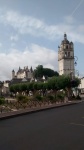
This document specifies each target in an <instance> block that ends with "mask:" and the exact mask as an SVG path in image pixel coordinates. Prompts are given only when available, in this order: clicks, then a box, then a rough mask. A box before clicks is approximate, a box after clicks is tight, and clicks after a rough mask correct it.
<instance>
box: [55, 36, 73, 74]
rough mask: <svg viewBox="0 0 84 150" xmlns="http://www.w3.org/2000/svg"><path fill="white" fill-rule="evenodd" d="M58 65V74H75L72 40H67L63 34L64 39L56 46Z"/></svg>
mask: <svg viewBox="0 0 84 150" xmlns="http://www.w3.org/2000/svg"><path fill="white" fill-rule="evenodd" d="M58 65H59V75H62V74H66V75H68V74H71V73H72V74H73V75H74V74H75V69H74V45H73V42H70V41H68V40H67V35H66V34H64V39H63V41H62V42H61V44H60V46H58Z"/></svg>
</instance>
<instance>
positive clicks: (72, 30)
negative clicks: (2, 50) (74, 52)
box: [0, 11, 84, 43]
mask: <svg viewBox="0 0 84 150" xmlns="http://www.w3.org/2000/svg"><path fill="white" fill-rule="evenodd" d="M0 22H1V23H3V24H4V25H5V26H11V27H12V28H13V29H14V30H15V31H16V32H17V34H20V35H26V34H30V35H32V36H35V37H44V38H46V39H50V40H57V39H59V38H61V37H62V35H63V33H64V32H66V33H67V34H68V35H69V37H70V38H71V40H72V41H73V42H80V43H84V30H83V32H80V26H81V24H79V23H77V21H76V20H74V18H73V17H72V16H66V17H65V18H64V21H63V22H61V23H57V24H55V25H48V24H47V23H45V22H44V21H42V20H39V19H37V18H34V17H32V16H24V15H21V14H20V13H18V12H14V11H4V12H3V11H1V14H0ZM11 39H12V40H15V39H17V38H16V37H12V38H11Z"/></svg>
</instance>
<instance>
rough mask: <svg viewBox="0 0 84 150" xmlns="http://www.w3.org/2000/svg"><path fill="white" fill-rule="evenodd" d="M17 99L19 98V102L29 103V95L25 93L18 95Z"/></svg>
mask: <svg viewBox="0 0 84 150" xmlns="http://www.w3.org/2000/svg"><path fill="white" fill-rule="evenodd" d="M17 100H18V102H22V103H27V102H28V97H27V96H24V95H18V96H17Z"/></svg>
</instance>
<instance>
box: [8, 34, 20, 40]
mask: <svg viewBox="0 0 84 150" xmlns="http://www.w3.org/2000/svg"><path fill="white" fill-rule="evenodd" d="M18 39H19V38H18V35H11V37H10V40H11V41H18Z"/></svg>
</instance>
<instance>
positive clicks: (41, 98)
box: [35, 95, 43, 101]
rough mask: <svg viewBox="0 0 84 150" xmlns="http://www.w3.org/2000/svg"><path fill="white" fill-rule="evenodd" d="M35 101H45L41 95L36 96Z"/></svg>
mask: <svg viewBox="0 0 84 150" xmlns="http://www.w3.org/2000/svg"><path fill="white" fill-rule="evenodd" d="M35 99H36V100H37V101H42V100H43V97H42V96H40V95H36V96H35Z"/></svg>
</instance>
